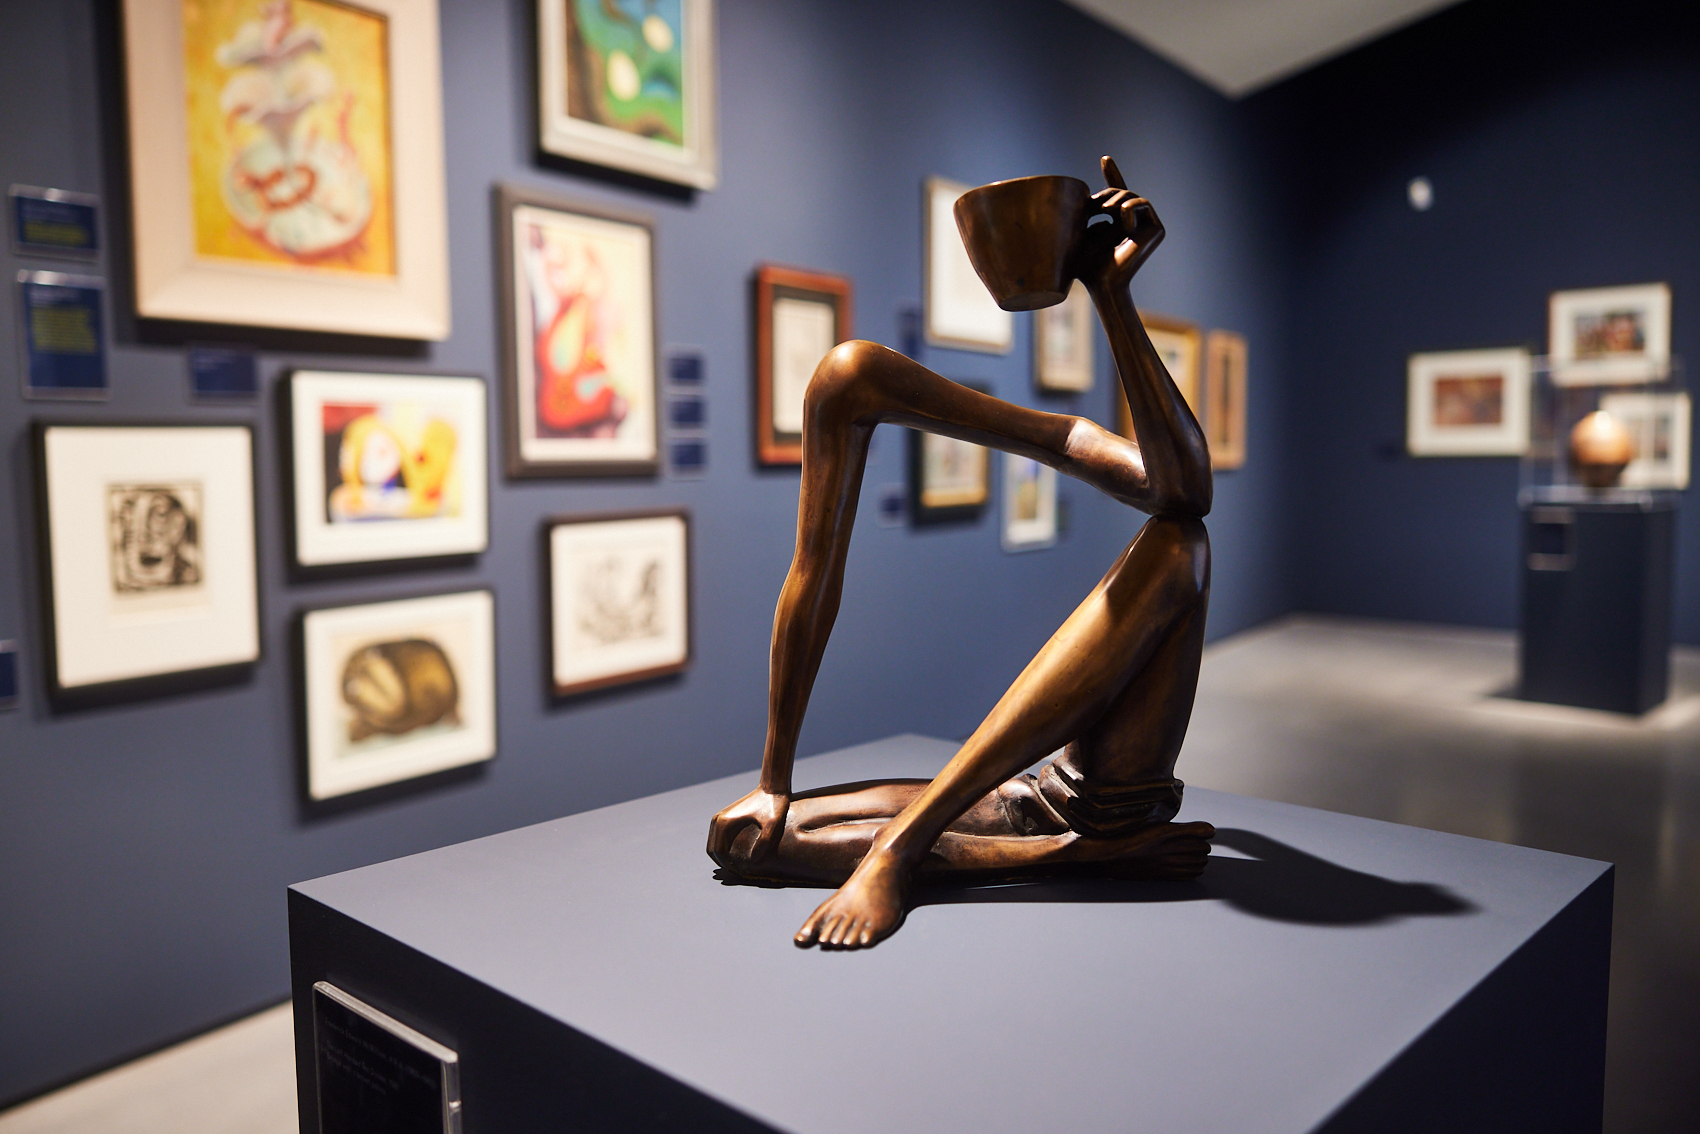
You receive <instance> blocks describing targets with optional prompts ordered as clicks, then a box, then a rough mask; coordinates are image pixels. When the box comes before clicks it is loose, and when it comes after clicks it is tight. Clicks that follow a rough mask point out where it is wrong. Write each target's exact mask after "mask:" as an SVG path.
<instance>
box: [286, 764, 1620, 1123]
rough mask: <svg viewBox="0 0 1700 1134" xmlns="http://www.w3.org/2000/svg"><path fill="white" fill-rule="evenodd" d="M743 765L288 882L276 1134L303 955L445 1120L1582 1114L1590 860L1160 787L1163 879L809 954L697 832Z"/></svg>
mask: <svg viewBox="0 0 1700 1134" xmlns="http://www.w3.org/2000/svg"><path fill="white" fill-rule="evenodd" d="M953 751H954V745H952V744H949V743H946V742H943V741H937V740H928V739H924V738H920V737H894V738H892V739H889V740H885V741H880V742H878V743H875V744H870V745H865V746H863V747H860V748H855V749H849V750H846V751H844V752H839V753H833V754H830V755H827V756H820V757H815V758H813V759H810V760H805V761H801V762H799V765H798V774H797V783H798V786H799V788H804V787H809V786H816V785H821V784H826V783H831V782H839V781H849V780H857V779H866V778H873V777H880V776H913V775H929V774H931V773H932V772H933V771H935V770H936V769H937V768H938V767H939V766H940V765H942V764H943V762H944V761H945V760H946V759H947V758H948V757H949V756H950V755H951V753H952V752H953ZM753 781H754V777H753V775H744V776H739V777H735V778H731V779H726V780H720V781H716V782H713V783H708V784H702V785H699V786H697V787H692V788H686V789H682V790H680V791H675V792H669V793H667V794H665V795H659V796H654V797H651V798H648V799H641V800H636V801H634V802H631V803H626V804H621V805H619V806H616V807H609V808H604V809H602V810H599V811H592V812H588V813H586V814H582V815H575V816H571V817H569V818H566V819H560V820H557V821H555V822H551V823H544V824H540V825H538V826H534V827H527V828H523V829H520V830H516V831H509V832H507V833H505V834H501V835H494V836H491V837H489V838H486V839H479V840H475V841H473V842H469V843H463V844H460V845H458V846H452V847H445V848H443V849H441V850H436V851H431V852H428V853H426V854H420V855H415V856H413V857H410V858H404V859H398V860H396V861H394V862H387V863H382V864H380V865H376V866H370V867H366V868H364V869H360V870H354V871H350V872H348V873H345V874H338V875H333V876H330V877H326V878H320V879H317V880H315V881H312V882H304V883H302V884H300V885H298V886H295V887H292V888H291V891H290V894H289V903H290V949H291V959H292V966H293V976H294V987H295V996H296V1005H297V1019H296V1036H297V1044H298V1051H297V1055H298V1061H299V1062H298V1081H299V1083H300V1089H301V1108H302V1129H303V1131H309V1132H311V1131H314V1130H317V1128H318V1127H317V1122H316V1113H317V1111H316V1099H315V1095H314V1083H313V1066H314V1064H313V1060H312V1050H311V1042H312V1041H311V1037H312V1027H311V1023H312V1021H311V1015H310V1010H308V1009H307V1008H306V1006H308V1005H309V1004H310V997H309V996H308V995H307V992H308V990H310V989H311V988H312V985H313V982H314V981H318V980H328V981H330V982H332V983H334V984H336V985H338V986H339V987H341V988H344V989H346V990H347V991H349V992H351V993H353V994H354V995H356V996H359V997H361V998H363V999H365V1000H367V1001H368V1002H370V1003H371V1004H373V1005H375V1006H376V1007H378V1008H380V1009H381V1010H383V1011H385V1012H388V1013H390V1014H391V1015H393V1016H395V1017H397V1018H399V1019H400V1020H402V1021H403V1022H405V1023H407V1024H409V1025H411V1026H413V1027H415V1028H418V1029H419V1030H420V1031H422V1032H424V1033H426V1034H427V1035H429V1036H431V1037H432V1038H434V1039H436V1040H438V1041H440V1042H442V1043H444V1044H447V1045H448V1046H450V1047H452V1048H454V1049H456V1050H457V1051H458V1052H459V1054H460V1061H461V1063H460V1066H461V1087H462V1097H463V1099H464V1111H463V1116H464V1122H465V1131H466V1134H491V1132H497V1131H541V1130H575V1131H576V1130H586V1131H601V1130H609V1131H612V1130H621V1131H649V1130H657V1131H659V1130H666V1131H685V1130H690V1131H701V1130H764V1129H773V1130H784V1131H795V1132H799V1134H801V1132H809V1134H870V1132H874V1131H879V1132H885V1131H928V1132H937V1134H948V1132H952V1131H962V1132H974V1134H987V1132H990V1131H1003V1130H1010V1131H1016V1130H1020V1131H1035V1130H1056V1129H1067V1130H1080V1131H1085V1130H1091V1131H1099V1130H1105V1131H1108V1130H1130V1131H1147V1130H1148V1131H1164V1132H1174V1131H1182V1130H1184V1131H1234V1132H1236V1134H1247V1132H1255V1131H1304V1130H1314V1129H1326V1130H1331V1131H1336V1130H1341V1131H1343V1130H1375V1131H1380V1132H1386V1131H1400V1130H1440V1129H1445V1130H1449V1131H1460V1130H1495V1131H1503V1130H1542V1131H1568V1130H1574V1131H1584V1130H1588V1131H1597V1130H1598V1129H1599V1123H1600V1112H1601V1098H1602V1084H1603V1066H1604V1055H1605V1013H1606V972H1607V961H1608V957H1607V954H1608V950H1609V942H1610V933H1611V867H1610V866H1609V865H1607V864H1605V863H1599V862H1591V861H1587V860H1584V859H1577V858H1569V857H1566V856H1563V855H1555V854H1548V853H1545V852H1541V851H1534V850H1528V849H1525V848H1522V847H1514V846H1506V845H1502V844H1499V843H1489V842H1482V841H1479V840H1475V839H1466V838H1461V837H1458V836H1453V835H1445V834H1439V833H1436V832H1433V831H1426V830H1420V829H1417V828H1412V827H1401V826H1397V825H1394V824H1389V823H1380V822H1375V821H1372V820H1367V819H1358V818H1353V817H1349V816H1344V815H1336V814H1332V813H1329V812H1323V811H1313V810H1309V809H1307V808H1301V807H1293V806H1289V805H1286V804H1278V803H1269V802H1263V801H1259V800H1253V799H1246V798H1242V797H1238V796H1233V795H1226V794H1223V793H1219V792H1210V791H1201V790H1197V789H1189V790H1188V792H1187V796H1186V806H1185V808H1184V809H1183V811H1182V814H1181V818H1183V819H1205V820H1208V821H1210V822H1212V823H1214V824H1216V825H1217V827H1218V828H1219V829H1220V835H1219V838H1218V841H1217V849H1216V851H1215V852H1214V853H1213V854H1212V856H1211V863H1210V866H1209V868H1208V869H1207V870H1206V871H1205V874H1204V876H1203V878H1202V879H1201V880H1200V881H1199V882H1196V883H1126V882H1110V881H1102V882H1073V883H1047V884H1039V885H1029V886H1005V887H996V888H989V889H981V890H972V891H954V892H941V893H937V894H933V895H929V896H928V899H927V903H926V904H922V905H921V906H919V907H918V908H917V909H915V910H914V912H913V913H912V914H911V915H910V917H909V920H908V923H907V925H905V927H904V928H903V929H902V930H901V931H900V932H899V933H898V934H897V935H896V936H895V937H893V938H892V939H890V940H889V941H887V942H885V943H884V944H882V945H880V946H879V947H878V948H876V949H874V950H872V951H870V952H862V953H821V952H819V951H816V950H808V951H804V950H799V949H797V948H796V947H795V946H793V945H792V944H791V934H792V933H793V932H795V930H796V928H797V926H798V925H799V924H800V923H801V922H802V920H803V918H804V917H805V916H807V914H808V913H809V911H810V910H812V909H813V908H814V906H815V905H816V904H817V903H818V902H819V901H820V900H821V899H822V898H823V897H824V891H820V890H806V889H762V888H756V887H747V886H724V885H721V884H720V883H718V882H716V881H715V879H714V878H713V876H712V864H711V863H710V862H709V860H708V859H707V858H706V857H705V856H704V854H703V843H704V838H705V836H706V834H707V830H708V819H709V816H710V815H711V814H712V813H713V812H714V811H715V810H716V809H717V808H718V807H720V806H723V805H724V804H726V803H728V802H730V801H731V800H733V799H735V798H736V797H738V796H739V795H741V794H742V793H743V792H744V791H746V790H748V788H749V787H750V785H751V784H752V783H753ZM304 1013H305V1014H304Z"/></svg>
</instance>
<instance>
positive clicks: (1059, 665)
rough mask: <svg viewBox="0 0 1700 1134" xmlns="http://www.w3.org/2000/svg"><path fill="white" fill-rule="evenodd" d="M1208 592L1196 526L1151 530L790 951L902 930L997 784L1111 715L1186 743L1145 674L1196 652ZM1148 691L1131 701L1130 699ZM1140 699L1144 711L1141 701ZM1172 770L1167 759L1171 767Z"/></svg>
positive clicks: (1162, 525)
mask: <svg viewBox="0 0 1700 1134" xmlns="http://www.w3.org/2000/svg"><path fill="white" fill-rule="evenodd" d="M1209 585H1210V545H1209V539H1208V537H1207V536H1206V534H1205V531H1204V524H1203V522H1202V521H1200V520H1198V519H1196V518H1192V517H1172V516H1159V517H1156V518H1154V519H1152V520H1150V521H1149V522H1148V523H1147V524H1146V525H1145V527H1144V528H1143V529H1141V531H1140V533H1139V535H1138V536H1136V537H1135V538H1134V541H1133V543H1131V544H1130V545H1129V546H1128V548H1127V550H1125V551H1124V552H1123V553H1122V555H1121V557H1120V558H1119V559H1117V560H1116V563H1115V564H1114V565H1113V566H1112V567H1111V568H1110V570H1109V572H1108V573H1107V574H1105V576H1104V578H1103V579H1102V580H1101V581H1100V582H1099V584H1098V585H1097V586H1096V587H1095V588H1094V589H1093V590H1092V593H1091V594H1089V595H1087V597H1086V599H1085V601H1083V602H1082V603H1081V604H1080V606H1079V607H1077V608H1076V609H1075V611H1074V613H1073V614H1071V615H1070V616H1069V617H1068V619H1067V621H1065V622H1064V623H1063V624H1062V626H1061V628H1059V629H1058V630H1057V632H1056V633H1055V634H1054V635H1052V637H1051V640H1050V641H1049V642H1047V643H1046V644H1045V646H1044V647H1043V648H1042V649H1041V650H1040V651H1039V653H1038V654H1037V656H1035V657H1034V659H1033V660H1032V661H1031V662H1030V663H1028V665H1027V668H1026V669H1024V670H1023V671H1022V673H1021V675H1020V676H1019V677H1018V678H1016V680H1015V683H1014V684H1013V685H1011V686H1010V688H1009V690H1008V691H1007V692H1006V693H1005V694H1004V695H1003V697H1002V698H1001V699H1000V700H999V701H998V703H997V705H996V707H994V708H993V709H992V711H991V713H990V714H989V715H988V716H987V717H986V719H985V720H984V721H983V722H982V723H981V724H980V727H979V728H977V729H975V730H974V733H973V735H972V736H970V737H969V738H968V740H967V742H966V743H964V744H963V746H962V748H961V749H960V750H959V751H958V752H957V754H956V755H955V756H954V757H953V758H952V759H951V761H950V763H949V764H947V765H946V766H945V768H944V770H943V771H942V772H940V773H939V775H938V776H937V777H936V778H935V779H934V780H933V781H932V782H931V783H930V784H929V785H928V786H927V787H926V788H925V789H924V790H923V791H922V792H921V793H920V794H919V795H917V796H916V797H915V799H914V800H913V801H912V802H911V803H910V804H909V805H908V806H906V807H905V808H904V809H903V811H902V812H901V813H900V814H899V815H898V816H897V817H896V818H895V819H893V820H892V821H891V822H889V823H887V824H886V825H885V826H884V827H883V828H881V830H880V832H879V834H878V835H877V836H876V837H875V838H874V839H873V841H872V843H871V845H870V847H869V850H868V853H867V855H866V856H865V857H864V858H863V859H862V860H861V862H860V863H859V864H858V865H857V867H856V869H855V871H854V872H853V873H852V874H851V876H850V878H849V879H848V880H847V881H846V882H845V883H844V885H843V886H842V887H840V888H839V890H838V892H837V893H836V894H834V895H833V896H832V897H831V898H829V899H828V900H827V901H826V902H824V903H822V905H821V907H820V908H819V909H817V910H816V911H815V912H814V914H813V915H811V916H810V918H809V919H808V920H807V921H806V922H804V924H803V927H802V929H801V930H799V931H798V933H797V938H796V940H797V943H798V944H799V945H810V944H815V943H821V944H826V945H831V946H838V947H851V948H856V947H863V946H867V945H872V944H874V943H876V942H878V941H880V940H882V939H883V938H885V937H886V936H889V935H890V934H891V933H892V932H893V931H894V930H896V929H897V927H898V926H899V925H901V924H902V920H903V916H904V912H905V900H906V898H907V893H908V886H909V881H910V878H911V877H912V875H913V874H914V873H915V871H916V868H917V867H918V866H919V865H920V863H921V862H922V861H923V860H924V859H925V857H926V855H927V853H928V851H929V850H930V849H931V848H932V847H933V845H934V844H935V843H936V842H937V841H938V839H939V837H940V836H941V835H943V834H944V832H945V830H946V828H948V827H949V826H950V824H951V823H952V822H953V821H954V820H955V819H956V818H957V817H958V816H960V815H962V814H963V813H964V812H966V811H967V810H968V809H969V808H970V807H972V806H973V805H974V804H975V802H976V801H978V800H979V799H981V798H982V797H983V796H985V795H986V794H987V793H988V792H990V791H991V790H992V789H993V788H994V787H996V786H997V785H998V784H999V783H1000V782H1002V781H1004V780H1006V779H1008V778H1009V777H1010V776H1012V775H1014V774H1015V773H1017V772H1019V771H1021V770H1022V769H1023V768H1026V767H1028V766H1029V765H1031V764H1033V763H1035V762H1037V761H1038V760H1040V759H1042V758H1043V757H1044V756H1046V755H1047V754H1048V753H1050V752H1053V751H1055V750H1056V749H1058V748H1060V747H1062V746H1063V745H1064V744H1066V743H1069V742H1071V741H1073V740H1075V738H1077V737H1080V736H1081V735H1082V734H1091V730H1092V728H1093V726H1094V725H1095V724H1097V723H1098V722H1100V721H1101V720H1103V719H1104V718H1105V717H1106V715H1112V716H1113V715H1115V714H1113V712H1112V710H1114V709H1117V708H1118V707H1125V706H1128V705H1131V704H1139V705H1141V706H1142V707H1144V708H1145V709H1146V710H1147V711H1149V712H1151V713H1153V714H1154V718H1152V719H1147V720H1146V721H1145V722H1144V723H1145V726H1146V728H1148V729H1149V730H1151V731H1152V732H1153V733H1155V734H1158V735H1162V736H1167V737H1174V738H1177V739H1176V743H1175V745H1174V747H1175V750H1176V751H1178V749H1179V744H1178V736H1180V735H1184V731H1185V722H1186V720H1187V718H1188V716H1189V715H1190V713H1191V708H1192V696H1191V691H1192V687H1193V684H1195V683H1196V672H1194V673H1193V675H1192V677H1191V681H1190V682H1186V681H1185V680H1184V675H1183V681H1182V684H1183V685H1184V693H1185V695H1184V696H1181V695H1180V694H1181V693H1182V692H1183V690H1182V689H1181V688H1178V687H1176V686H1175V685H1174V683H1173V679H1172V677H1171V676H1170V675H1168V674H1166V673H1154V672H1153V670H1154V667H1152V665H1151V662H1152V660H1153V659H1154V658H1156V657H1157V656H1159V655H1160V654H1164V653H1167V652H1169V651H1170V650H1171V649H1173V648H1174V647H1173V643H1175V642H1176V641H1177V640H1179V641H1181V642H1182V643H1183V646H1182V652H1183V653H1184V652H1185V647H1184V643H1185V642H1187V641H1190V640H1191V639H1193V638H1194V637H1198V638H1199V640H1200V641H1201V640H1202V638H1201V635H1202V630H1203V621H1204V613H1205V605H1206V599H1207V595H1208V593H1209ZM1142 689H1147V690H1148V691H1147V692H1145V693H1143V694H1141V693H1137V692H1136V693H1134V694H1132V700H1131V701H1130V700H1129V698H1130V690H1142ZM1141 697H1143V698H1145V700H1141ZM1170 768H1171V769H1172V754H1171V756H1170Z"/></svg>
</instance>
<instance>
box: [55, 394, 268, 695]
mask: <svg viewBox="0 0 1700 1134" xmlns="http://www.w3.org/2000/svg"><path fill="white" fill-rule="evenodd" d="M35 459H36V484H37V486H38V491H39V494H40V507H39V509H38V517H39V521H40V525H39V526H40V541H41V547H42V548H43V550H44V558H45V564H44V570H43V572H42V577H43V580H44V586H45V590H46V595H45V600H44V602H43V604H42V605H43V608H44V610H45V612H46V615H47V622H48V629H49V633H48V635H47V640H48V643H49V656H48V658H47V665H46V667H45V668H46V670H47V673H48V678H49V681H48V689H49V693H50V694H51V695H52V696H53V698H54V699H55V701H61V702H62V701H68V700H76V699H79V698H84V699H89V700H96V699H100V698H102V697H103V696H106V695H111V696H115V697H122V696H124V695H147V694H148V693H150V692H152V691H153V690H152V689H150V686H152V685H160V686H161V688H160V689H159V691H160V692H166V691H172V689H175V688H176V687H177V686H183V685H190V684H194V683H196V682H197V681H198V680H200V679H208V680H210V679H213V678H215V677H216V676H218V675H221V674H223V675H229V674H231V672H232V671H234V670H236V669H238V668H240V667H247V666H249V665H251V664H252V663H253V662H255V661H257V660H259V656H260V625H259V594H258V587H257V584H256V581H255V566H254V565H255V552H254V433H253V429H252V428H251V427H250V426H247V425H128V424H126V425H109V424H100V425H73V424H68V423H67V424H51V423H40V422H38V423H37V424H36V427H35ZM167 678H172V679H174V680H172V681H170V682H167V681H165V680H164V679H167ZM167 685H169V686H170V687H171V688H170V689H168V688H165V687H164V686H167Z"/></svg>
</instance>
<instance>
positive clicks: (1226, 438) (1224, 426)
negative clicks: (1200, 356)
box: [1204, 331, 1246, 469]
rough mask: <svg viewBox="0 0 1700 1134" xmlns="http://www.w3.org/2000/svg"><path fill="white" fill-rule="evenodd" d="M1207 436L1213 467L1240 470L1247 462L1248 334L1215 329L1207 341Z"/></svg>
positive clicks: (1205, 394) (1205, 395) (1205, 414)
mask: <svg viewBox="0 0 1700 1134" xmlns="http://www.w3.org/2000/svg"><path fill="white" fill-rule="evenodd" d="M1204 374H1205V391H1204V438H1205V440H1206V441H1208V442H1209V444H1210V467H1211V468H1213V469H1237V468H1240V467H1241V466H1243V465H1244V464H1245V410H1246V402H1245V398H1246V394H1245V382H1246V346H1245V336H1244V335H1236V334H1234V332H1232V331H1211V332H1210V334H1209V335H1208V336H1207V337H1206V338H1205V340H1204Z"/></svg>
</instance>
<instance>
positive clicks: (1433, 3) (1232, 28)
mask: <svg viewBox="0 0 1700 1134" xmlns="http://www.w3.org/2000/svg"><path fill="white" fill-rule="evenodd" d="M1067 2H1068V3H1070V4H1072V5H1074V6H1075V7H1076V8H1079V9H1080V10H1081V11H1083V12H1087V13H1089V14H1091V15H1093V16H1096V17H1098V18H1099V19H1100V20H1102V21H1104V22H1105V23H1106V24H1109V25H1110V26H1111V27H1113V28H1115V29H1116V30H1117V31H1121V32H1125V33H1126V34H1128V35H1130V36H1132V37H1133V38H1134V39H1136V40H1138V41H1139V42H1140V43H1143V44H1144V45H1145V46H1146V47H1149V48H1150V49H1151V50H1153V51H1155V52H1156V53H1157V54H1159V55H1161V56H1163V57H1164V58H1166V59H1169V60H1170V61H1172V62H1173V63H1175V64H1176V65H1177V66H1179V67H1182V68H1184V69H1185V70H1187V71H1190V72H1191V73H1192V74H1194V75H1196V76H1198V77H1199V78H1200V79H1203V80H1204V81H1205V82H1207V83H1209V84H1210V85H1211V86H1213V87H1215V88H1216V89H1217V90H1219V91H1221V92H1222V93H1223V94H1225V95H1227V96H1228V97H1230V98H1238V97H1240V96H1241V95H1245V94H1250V93H1251V92H1252V91H1254V90H1256V89H1258V88H1259V87H1264V86H1268V85H1269V84H1270V83H1273V82H1275V81H1276V80H1278V79H1284V78H1286V77H1287V76H1288V75H1291V74H1294V73H1296V72H1298V71H1302V70H1304V69H1305V68H1306V67H1310V66H1313V65H1314V64H1317V63H1320V62H1322V61H1323V60H1324V59H1327V58H1329V57H1331V56H1334V55H1339V54H1341V53H1343V52H1345V51H1349V50H1350V49H1352V48H1354V47H1357V46H1358V45H1359V44H1362V43H1367V42H1369V41H1370V40H1372V39H1375V38H1377V37H1379V36H1383V35H1386V34H1387V33H1388V32H1390V31H1392V30H1393V29H1395V28H1398V27H1402V26H1403V25H1405V24H1408V23H1412V22H1414V21H1415V20H1417V19H1419V18H1420V17H1422V16H1426V15H1428V14H1429V13H1430V12H1435V11H1439V10H1440V9H1441V8H1445V7H1448V6H1450V5H1452V4H1456V3H1458V2H1459V0H1067Z"/></svg>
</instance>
